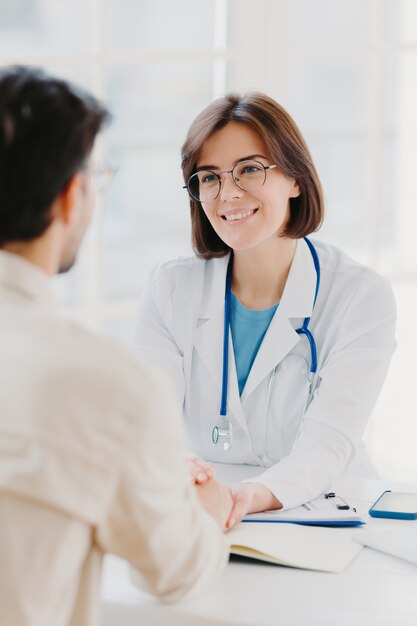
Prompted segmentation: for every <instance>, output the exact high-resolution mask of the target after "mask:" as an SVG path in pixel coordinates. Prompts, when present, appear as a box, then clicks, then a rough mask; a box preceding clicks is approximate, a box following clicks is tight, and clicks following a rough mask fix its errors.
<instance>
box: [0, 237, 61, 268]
mask: <svg viewBox="0 0 417 626" xmlns="http://www.w3.org/2000/svg"><path fill="white" fill-rule="evenodd" d="M54 248H55V246H54V239H53V238H52V237H50V236H49V232H48V231H47V232H46V233H45V234H44V235H42V236H41V237H39V238H37V239H33V240H32V241H12V242H9V243H5V244H4V245H3V246H2V249H3V250H5V251H6V252H11V253H13V254H17V255H18V256H20V257H22V258H23V259H25V260H26V261H28V262H29V263H32V264H33V265H36V267H38V268H39V269H40V270H42V271H43V272H45V274H47V275H48V276H53V275H54V274H55V273H56V272H57V265H56V260H55V259H56V254H55V250H54Z"/></svg>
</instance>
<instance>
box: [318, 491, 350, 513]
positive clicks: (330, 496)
mask: <svg viewBox="0 0 417 626" xmlns="http://www.w3.org/2000/svg"><path fill="white" fill-rule="evenodd" d="M324 497H325V498H326V500H332V502H334V504H335V505H336V508H337V509H338V510H339V511H348V510H349V509H352V511H354V512H355V513H356V509H355V508H354V507H353V506H352V507H351V506H349V504H348V503H347V502H345V500H343V499H342V498H341V497H340V496H337V495H336V494H335V493H334V491H329V493H325V494H324ZM337 501H338V502H337Z"/></svg>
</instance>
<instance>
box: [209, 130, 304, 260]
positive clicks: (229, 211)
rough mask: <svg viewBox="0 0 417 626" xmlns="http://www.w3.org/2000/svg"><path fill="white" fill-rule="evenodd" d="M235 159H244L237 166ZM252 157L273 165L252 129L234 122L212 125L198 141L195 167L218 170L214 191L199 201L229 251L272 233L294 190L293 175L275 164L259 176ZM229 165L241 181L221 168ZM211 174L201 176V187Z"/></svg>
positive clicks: (279, 224)
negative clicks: (214, 194) (204, 138)
mask: <svg viewBox="0 0 417 626" xmlns="http://www.w3.org/2000/svg"><path fill="white" fill-rule="evenodd" d="M241 161H245V163H243V164H242V167H240V165H239V163H240V162H241ZM253 161H257V162H259V163H261V164H262V165H264V166H265V167H268V166H270V165H274V163H273V161H272V160H271V158H270V157H269V155H268V152H267V149H266V146H265V144H264V142H263V140H262V139H261V137H260V136H259V135H258V133H256V132H255V131H254V130H253V129H252V128H250V127H249V126H246V124H240V123H237V122H229V123H228V124H227V125H226V126H224V127H223V128H221V129H220V130H218V131H216V132H215V133H214V134H213V135H212V136H211V137H210V138H209V139H208V140H207V141H206V142H205V144H204V145H203V147H202V149H201V151H200V154H199V156H198V160H197V169H198V170H211V171H212V172H214V173H216V174H219V175H220V178H221V187H220V193H219V194H218V196H217V197H216V198H215V199H213V200H208V201H205V202H202V207H203V210H204V212H205V214H206V216H207V218H208V220H209V221H210V224H211V225H212V227H213V228H214V230H215V231H216V233H217V235H218V236H219V237H220V238H221V239H222V240H223V241H224V242H225V243H226V244H227V245H228V246H229V247H230V248H232V249H233V250H235V251H238V250H250V249H252V248H257V247H258V246H261V245H262V244H263V243H265V242H267V241H270V240H271V238H277V235H278V234H279V233H280V232H282V230H283V228H284V227H285V225H286V223H287V220H288V218H289V200H290V198H294V197H296V196H298V195H299V193H300V191H299V188H298V185H297V184H296V182H295V180H294V179H292V178H288V177H287V176H284V174H282V172H281V171H280V170H279V168H277V167H276V168H273V169H267V170H266V171H265V174H266V178H265V182H263V180H264V172H263V168H262V166H260V167H259V168H258V170H256V167H254V165H255V166H256V163H253ZM235 166H237V167H235ZM233 168H235V169H234V172H233V174H234V176H235V178H236V180H237V182H238V183H239V185H241V187H239V186H238V185H237V184H236V182H235V181H234V180H233V177H232V174H230V173H225V172H230V170H232V169H233ZM258 176H259V177H260V182H259V180H258V182H257V183H255V184H253V182H252V180H253V178H257V177H258ZM252 177H253V178H252ZM211 180H215V179H214V177H213V176H211V177H210V176H205V175H204V180H203V179H202V178H201V182H200V187H201V189H202V191H201V193H203V186H204V185H207V186H209V185H210V184H211ZM246 181H248V182H249V184H247V182H246ZM262 182H263V184H262ZM242 187H243V189H242ZM245 188H246V189H251V191H246V190H245Z"/></svg>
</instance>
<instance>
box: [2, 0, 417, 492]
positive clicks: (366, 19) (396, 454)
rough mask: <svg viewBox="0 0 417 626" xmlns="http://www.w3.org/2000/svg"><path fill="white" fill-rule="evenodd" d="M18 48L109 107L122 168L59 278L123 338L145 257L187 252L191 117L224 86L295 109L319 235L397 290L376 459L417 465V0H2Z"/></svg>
mask: <svg viewBox="0 0 417 626" xmlns="http://www.w3.org/2000/svg"><path fill="white" fill-rule="evenodd" d="M14 62H21V63H29V64H35V65H42V66H43V67H45V68H46V69H48V70H50V71H51V72H54V73H57V74H59V75H62V76H64V77H66V78H69V79H70V80H74V81H76V82H77V83H80V84H81V85H83V86H85V87H87V88H89V89H91V90H93V91H94V92H95V93H96V94H97V95H98V96H99V97H101V98H103V99H104V100H105V101H106V102H107V103H108V106H109V107H110V109H111V111H112V112H113V114H114V122H113V124H112V126H111V128H110V130H109V132H107V133H106V135H105V136H104V137H103V139H102V141H101V142H100V145H99V147H98V150H99V152H101V153H105V154H106V155H108V156H109V157H110V158H112V159H113V160H115V161H116V162H117V163H118V165H119V173H118V175H117V177H116V179H115V181H114V183H113V186H112V188H111V189H110V191H109V192H108V194H107V195H106V196H105V197H103V198H98V205H99V206H98V211H97V216H96V219H95V222H94V224H93V227H92V229H91V230H90V232H89V235H88V238H87V241H86V243H85V245H84V247H83V250H82V253H81V255H80V259H79V263H78V264H77V267H76V269H75V271H73V272H72V273H71V274H69V275H68V276H65V277H59V278H57V279H56V281H57V286H58V288H59V289H60V290H61V292H62V294H63V296H64V298H65V300H66V302H67V304H68V305H69V306H71V307H73V308H74V309H75V310H76V311H77V312H78V314H79V315H80V316H81V317H82V318H83V319H84V320H88V321H89V323H90V324H92V325H93V326H95V327H98V328H100V329H101V330H104V331H105V332H108V333H110V334H112V335H115V336H116V337H118V338H119V339H122V340H124V341H126V342H129V341H130V340H131V337H132V334H133V327H134V318H135V311H136V307H137V300H138V296H139V293H140V290H141V288H142V286H143V283H144V280H145V277H146V275H147V273H148V271H149V270H150V269H151V267H152V266H153V265H154V264H155V263H157V262H159V261H162V260H164V259H168V258H172V257H175V256H178V255H183V254H185V255H186V254H190V253H191V248H190V243H189V239H190V227H189V218H188V199H187V195H186V193H185V192H184V191H183V190H182V188H181V187H182V184H183V183H182V178H181V172H180V156H179V152H180V147H181V144H182V142H183V139H184V137H185V134H186V131H187V128H188V126H189V124H190V122H191V121H192V120H193V118H194V117H195V115H196V114H197V113H198V112H199V111H200V110H201V109H202V108H203V107H204V106H205V105H206V104H207V103H208V102H209V101H211V100H212V99H213V97H216V96H218V95H221V94H222V93H224V92H225V91H230V90H237V91H244V90H247V89H257V90H263V91H266V92H267V93H269V94H270V95H271V96H273V97H275V98H276V99H277V100H278V101H279V102H280V103H281V104H283V105H284V106H285V107H286V108H287V109H288V111H289V112H290V113H291V115H292V116H293V117H294V119H295V120H296V121H297V123H298V125H299V126H300V128H301V130H302V132H303V134H304V135H305V137H306V139H307V141H308V144H309V146H310V149H311V152H312V154H313V158H314V160H315V162H316V164H317V167H318V170H319V173H320V175H321V178H322V182H323V185H324V189H325V193H326V198H327V216H326V220H325V224H324V227H323V229H322V231H321V232H320V233H319V234H318V237H319V238H322V239H325V240H326V241H330V242H332V243H334V244H335V245H337V246H340V247H342V248H344V249H345V250H346V251H347V252H349V253H350V254H352V256H354V257H355V258H357V259H358V260H360V261H363V262H365V263H367V264H370V265H372V266H373V267H374V268H375V269H377V270H378V271H381V272H383V273H384V274H385V275H386V276H387V277H388V278H389V279H390V280H391V281H392V284H393V286H394V289H395V292H396V294H397V300H398V312H399V319H398V350H397V352H396V354H395V356H394V359H393V363H392V367H391V370H390V373H389V376H388V379H387V383H386V385H385V387H384V390H383V393H382V395H381V398H380V400H379V402H378V405H377V407H376V408H375V412H374V418H373V420H372V421H371V424H370V427H369V429H368V433H367V437H368V442H369V446H370V450H371V452H372V454H373V457H374V459H375V461H376V463H377V465H378V467H379V469H380V470H381V473H382V475H386V476H389V477H390V478H391V479H396V478H397V479H398V480H407V477H411V476H415V475H417V464H416V463H417V462H416V461H415V458H416V457H415V453H414V446H415V443H416V442H417V426H416V424H415V421H414V419H413V415H414V411H415V410H414V407H413V406H412V402H413V397H412V396H413V394H412V393H410V390H411V389H412V388H413V382H414V381H413V380H412V374H413V372H414V354H415V352H416V350H417V330H416V328H415V325H414V324H413V323H412V319H411V322H410V318H412V315H413V310H414V308H415V307H416V304H417V302H416V300H417V288H416V287H417V253H416V245H415V242H414V238H415V234H414V233H415V232H416V230H417V210H416V209H415V207H414V204H415V201H414V180H415V170H416V165H417V155H416V147H415V146H416V145H417V141H416V140H417V121H416V120H417V118H416V115H415V111H416V110H417V82H416V80H415V76H416V75H417V3H415V2H414V1H413V0H349V2H348V1H347V0H346V1H344V0H339V1H338V2H335V1H334V0H258V1H257V2H256V3H254V2H253V1H249V0H211V1H208V2H204V3H202V2H196V1H195V0H177V1H176V2H175V3H173V2H170V1H168V0H153V1H152V2H150V1H148V0H82V1H81V0H72V2H54V0H33V1H32V2H30V3H28V2H26V1H25V0H13V2H10V1H9V2H3V3H2V4H1V6H0V64H2V65H5V64H8V63H14ZM364 384H365V383H364Z"/></svg>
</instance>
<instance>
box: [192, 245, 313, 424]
mask: <svg viewBox="0 0 417 626" xmlns="http://www.w3.org/2000/svg"><path fill="white" fill-rule="evenodd" d="M228 261H229V256H226V257H223V258H221V259H216V260H214V261H212V262H211V263H207V264H206V276H205V280H204V283H205V285H204V290H203V298H202V303H201V308H200V314H199V318H198V321H197V329H196V333H195V343H194V346H195V349H196V350H197V352H198V353H199V355H200V358H201V359H202V360H203V362H204V364H205V366H206V368H207V370H208V372H209V374H210V375H211V377H212V379H213V381H214V383H215V385H216V389H217V393H218V394H219V410H220V397H221V380H222V359H223V331H224V290H225V280H226V271H227V264H228ZM315 288H316V271H315V269H314V263H313V259H312V256H311V253H310V250H309V248H308V246H307V244H306V243H305V241H304V240H303V239H300V240H298V242H297V247H296V251H295V255H294V259H293V262H292V265H291V269H290V272H289V274H288V279H287V282H286V285H285V289H284V293H283V295H282V299H281V302H280V304H279V306H278V309H277V311H276V313H275V315H274V317H273V319H272V321H271V324H270V326H269V328H268V331H267V333H266V334H265V337H264V340H263V342H262V344H261V347H260V349H259V352H258V354H257V357H256V359H255V362H254V364H253V366H252V369H251V371H250V374H249V377H248V380H247V382H246V385H245V388H244V390H243V393H242V397H240V396H239V388H238V382H237V375H236V365H235V359H234V352H233V345H232V338H231V333H230V332H229V388H228V402H227V404H228V413H229V411H230V412H231V413H232V414H233V415H234V417H235V418H236V420H237V421H238V422H239V423H240V425H241V426H242V428H243V429H244V430H245V431H246V432H248V430H247V425H246V420H245V415H244V412H243V408H242V402H244V401H245V399H246V398H248V396H249V395H250V394H251V393H252V392H253V391H254V389H255V388H256V387H257V386H258V384H259V383H260V382H261V381H262V380H264V378H265V377H266V376H268V375H269V373H270V372H271V371H272V370H273V368H274V367H275V366H276V365H278V363H280V361H282V359H283V358H284V357H285V356H286V355H287V354H288V353H289V352H290V351H291V350H292V349H293V348H294V346H295V345H296V344H297V343H298V341H300V336H299V335H298V334H297V332H296V328H298V326H299V325H300V324H299V321H300V319H301V320H303V319H304V318H305V317H310V316H311V313H312V309H313V302H314V293H315ZM297 323H298V324H297Z"/></svg>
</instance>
